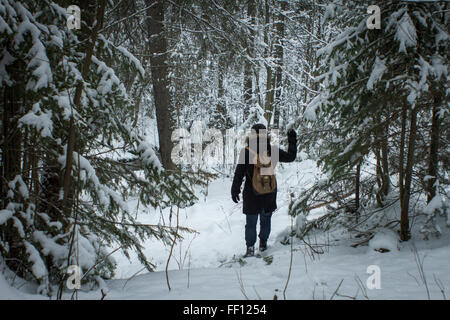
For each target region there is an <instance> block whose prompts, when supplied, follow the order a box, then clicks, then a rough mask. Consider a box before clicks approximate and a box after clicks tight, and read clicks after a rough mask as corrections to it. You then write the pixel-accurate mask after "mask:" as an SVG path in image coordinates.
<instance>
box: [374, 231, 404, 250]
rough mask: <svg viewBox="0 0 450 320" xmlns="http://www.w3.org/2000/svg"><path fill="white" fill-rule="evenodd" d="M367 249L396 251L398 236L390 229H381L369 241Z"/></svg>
mask: <svg viewBox="0 0 450 320" xmlns="http://www.w3.org/2000/svg"><path fill="white" fill-rule="evenodd" d="M369 248H370V249H372V250H375V251H384V250H389V251H397V250H398V236H397V234H396V233H395V232H394V231H392V230H390V229H381V230H379V231H378V232H377V233H376V234H375V236H374V237H373V238H372V239H370V241H369Z"/></svg>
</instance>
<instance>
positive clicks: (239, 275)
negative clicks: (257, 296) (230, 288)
mask: <svg viewBox="0 0 450 320" xmlns="http://www.w3.org/2000/svg"><path fill="white" fill-rule="evenodd" d="M236 275H237V277H238V281H239V288H240V289H241V292H242V294H243V295H244V297H245V299H247V300H250V299H249V298H248V296H247V293H246V292H245V286H244V281H243V280H242V272H241V269H239V274H237V271H236Z"/></svg>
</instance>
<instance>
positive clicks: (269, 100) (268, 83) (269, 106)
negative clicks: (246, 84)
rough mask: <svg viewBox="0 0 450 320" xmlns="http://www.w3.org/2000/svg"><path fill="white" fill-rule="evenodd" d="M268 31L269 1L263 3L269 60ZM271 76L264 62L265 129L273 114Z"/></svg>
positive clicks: (267, 56) (267, 64)
mask: <svg viewBox="0 0 450 320" xmlns="http://www.w3.org/2000/svg"><path fill="white" fill-rule="evenodd" d="M269 29H270V6H269V0H266V1H265V24H264V43H265V45H266V50H265V58H266V59H269V58H270V54H271V48H270V40H269ZM273 81H274V79H273V74H272V67H271V66H270V64H269V63H268V61H267V60H266V99H265V103H264V118H266V121H267V128H269V127H270V121H271V119H272V114H273V98H274V92H273Z"/></svg>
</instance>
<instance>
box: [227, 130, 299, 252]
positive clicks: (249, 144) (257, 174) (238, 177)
mask: <svg viewBox="0 0 450 320" xmlns="http://www.w3.org/2000/svg"><path fill="white" fill-rule="evenodd" d="M251 129H252V131H251V134H250V135H249V136H248V137H247V138H246V146H245V148H243V149H242V150H241V152H240V155H239V161H238V164H237V166H236V170H235V173H234V178H233V183H232V186H231V199H232V200H233V201H234V202H235V203H238V202H239V200H240V198H239V194H240V192H241V184H242V180H243V179H244V177H245V184H244V190H243V208H242V211H243V213H244V214H245V215H246V224H245V242H246V245H247V252H246V254H245V257H247V256H252V255H254V252H255V247H254V246H255V243H256V233H257V232H256V225H257V222H258V217H259V220H260V232H259V250H260V251H261V252H262V251H265V250H266V249H267V240H268V238H269V235H270V229H271V218H272V213H273V212H274V211H275V209H276V208H277V203H276V198H277V187H276V179H275V174H274V171H262V170H263V169H268V170H273V168H275V166H276V162H277V161H280V162H292V161H294V160H295V158H296V155H297V134H296V133H295V131H294V130H293V129H290V130H289V131H288V143H289V146H288V151H287V152H286V151H283V150H281V149H279V148H277V147H274V146H272V145H271V144H270V138H269V137H268V135H267V132H266V127H265V126H264V125H263V124H255V125H254V126H253V127H252V128H251ZM275 152H276V153H275ZM276 155H278V157H277V156H276ZM255 170H256V171H255Z"/></svg>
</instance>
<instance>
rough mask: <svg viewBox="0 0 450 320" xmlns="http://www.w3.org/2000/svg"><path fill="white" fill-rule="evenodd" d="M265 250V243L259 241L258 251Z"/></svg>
mask: <svg viewBox="0 0 450 320" xmlns="http://www.w3.org/2000/svg"><path fill="white" fill-rule="evenodd" d="M266 250H267V242H266V241H263V240H259V251H261V252H263V251H266Z"/></svg>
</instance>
